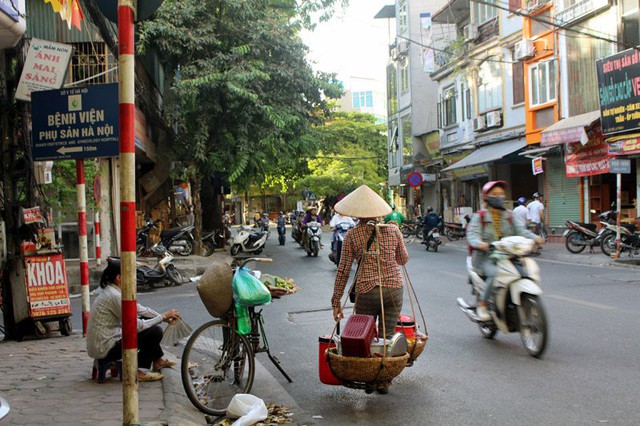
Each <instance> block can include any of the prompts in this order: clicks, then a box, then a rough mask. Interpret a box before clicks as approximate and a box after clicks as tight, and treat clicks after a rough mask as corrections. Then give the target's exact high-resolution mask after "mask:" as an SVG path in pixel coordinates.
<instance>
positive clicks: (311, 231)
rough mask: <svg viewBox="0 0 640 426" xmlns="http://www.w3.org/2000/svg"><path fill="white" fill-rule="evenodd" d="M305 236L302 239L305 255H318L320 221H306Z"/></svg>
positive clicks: (320, 234)
mask: <svg viewBox="0 0 640 426" xmlns="http://www.w3.org/2000/svg"><path fill="white" fill-rule="evenodd" d="M305 232H306V233H307V236H306V238H305V240H304V249H305V251H306V252H307V256H313V257H318V252H319V251H320V237H321V236H322V228H321V227H320V223H319V222H316V221H315V220H313V221H311V222H308V223H307V226H306V231H305Z"/></svg>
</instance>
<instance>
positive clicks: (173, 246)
mask: <svg viewBox="0 0 640 426" xmlns="http://www.w3.org/2000/svg"><path fill="white" fill-rule="evenodd" d="M193 229H194V226H193V225H191V226H182V227H176V228H171V229H168V230H166V231H162V232H160V240H162V245H163V246H164V247H165V248H166V249H167V250H168V251H170V252H171V253H176V254H179V255H180V256H189V255H190V254H191V253H193V246H194V243H195V240H194V239H193V234H192V231H193Z"/></svg>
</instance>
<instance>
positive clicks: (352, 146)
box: [297, 112, 387, 205]
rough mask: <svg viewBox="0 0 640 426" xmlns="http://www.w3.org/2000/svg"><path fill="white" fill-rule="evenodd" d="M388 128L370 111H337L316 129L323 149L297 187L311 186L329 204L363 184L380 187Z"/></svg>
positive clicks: (318, 143)
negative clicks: (376, 120) (366, 112)
mask: <svg viewBox="0 0 640 426" xmlns="http://www.w3.org/2000/svg"><path fill="white" fill-rule="evenodd" d="M385 129H386V127H385V126H384V125H381V124H376V122H375V118H374V117H373V116H372V115H370V114H361V113H347V112H338V113H335V114H334V116H333V119H332V120H331V121H328V122H327V123H325V124H324V125H322V126H317V127H315V128H314V129H313V136H314V137H315V138H316V139H317V141H318V142H317V143H316V145H318V146H322V149H321V150H319V151H318V153H317V155H316V156H315V157H314V158H312V159H310V160H309V170H310V175H309V176H307V177H305V178H303V179H300V180H299V181H298V183H297V187H298V188H307V189H310V190H311V191H313V192H314V193H315V194H317V195H318V196H321V197H324V198H325V199H326V200H327V201H328V204H329V205H331V204H333V202H332V201H333V199H334V197H335V196H337V195H339V194H341V193H348V192H350V191H352V190H354V189H355V188H357V187H358V186H360V185H362V184H366V185H369V186H370V187H371V188H372V189H374V190H379V189H380V185H379V183H380V182H384V181H386V177H387V149H386V136H385V133H384V132H385Z"/></svg>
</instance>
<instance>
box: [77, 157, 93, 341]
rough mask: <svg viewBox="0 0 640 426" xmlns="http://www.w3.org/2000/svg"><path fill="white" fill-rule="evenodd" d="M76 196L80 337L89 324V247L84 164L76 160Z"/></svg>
mask: <svg viewBox="0 0 640 426" xmlns="http://www.w3.org/2000/svg"><path fill="white" fill-rule="evenodd" d="M76 195H77V200H78V241H79V248H80V292H81V294H82V335H83V336H86V335H87V323H88V322H89V311H90V302H89V246H88V245H87V196H86V194H85V183H84V162H83V160H76Z"/></svg>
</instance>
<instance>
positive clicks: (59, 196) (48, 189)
mask: <svg viewBox="0 0 640 426" xmlns="http://www.w3.org/2000/svg"><path fill="white" fill-rule="evenodd" d="M97 172H98V167H97V164H96V162H95V161H90V160H84V174H85V189H86V191H87V193H86V200H87V212H89V211H91V210H92V209H95V200H94V198H93V182H94V180H95V177H96V174H97ZM51 175H52V179H53V182H52V183H51V184H47V185H42V186H41V187H40V188H41V189H42V194H43V195H44V199H45V204H46V205H47V206H48V207H50V208H52V209H53V211H54V212H55V213H56V215H55V217H54V218H53V220H54V222H55V223H59V222H61V221H63V220H64V219H65V218H76V217H77V212H78V205H77V185H76V182H77V177H76V161H75V160H59V161H54V163H53V169H52V170H51ZM57 213H60V216H58V215H57Z"/></svg>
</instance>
